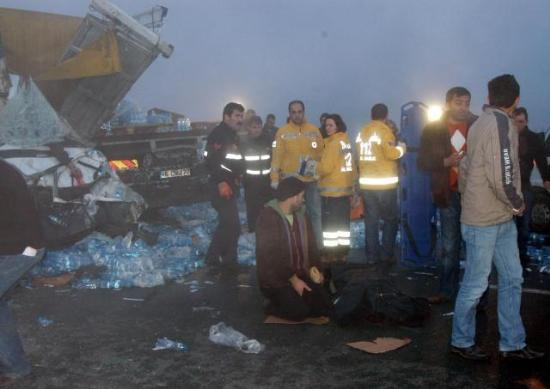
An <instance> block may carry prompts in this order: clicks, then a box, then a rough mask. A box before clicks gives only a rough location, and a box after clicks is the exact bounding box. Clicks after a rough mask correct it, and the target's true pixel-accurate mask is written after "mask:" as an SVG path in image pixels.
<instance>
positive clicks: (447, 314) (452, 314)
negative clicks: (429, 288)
mask: <svg viewBox="0 0 550 389" xmlns="http://www.w3.org/2000/svg"><path fill="white" fill-rule="evenodd" d="M454 314H455V313H454V312H447V313H444V314H442V315H441V316H444V317H448V316H454Z"/></svg>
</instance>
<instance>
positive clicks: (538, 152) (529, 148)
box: [519, 128, 550, 190]
mask: <svg viewBox="0 0 550 389" xmlns="http://www.w3.org/2000/svg"><path fill="white" fill-rule="evenodd" d="M533 161H535V162H536V163H537V169H539V173H540V176H541V177H542V180H543V181H550V170H549V169H548V162H547V161H546V156H545V152H544V144H543V141H542V139H541V138H540V137H539V135H538V134H536V133H535V132H533V131H531V130H530V129H529V128H525V130H523V131H521V132H520V133H519V170H520V172H521V189H522V190H526V189H529V188H530V187H531V182H530V178H531V172H532V171H533V167H534V163H533Z"/></svg>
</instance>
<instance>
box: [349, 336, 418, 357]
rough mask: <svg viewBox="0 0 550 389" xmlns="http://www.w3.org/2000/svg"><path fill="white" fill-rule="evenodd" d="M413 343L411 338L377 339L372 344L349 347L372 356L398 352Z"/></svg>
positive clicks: (351, 344)
mask: <svg viewBox="0 0 550 389" xmlns="http://www.w3.org/2000/svg"><path fill="white" fill-rule="evenodd" d="M409 343H411V339H410V338H403V339H398V338H376V339H374V340H373V341H372V342H369V341H360V342H350V343H347V345H348V346H350V347H353V348H355V349H357V350H361V351H365V352H367V353H370V354H382V353H386V352H388V351H393V350H397V349H398V348H401V347H404V346H406V345H408V344H409Z"/></svg>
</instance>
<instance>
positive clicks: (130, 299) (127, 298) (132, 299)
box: [122, 297, 145, 301]
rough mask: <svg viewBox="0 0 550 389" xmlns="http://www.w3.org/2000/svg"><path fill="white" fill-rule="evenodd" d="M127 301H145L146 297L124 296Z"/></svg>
mask: <svg viewBox="0 0 550 389" xmlns="http://www.w3.org/2000/svg"><path fill="white" fill-rule="evenodd" d="M122 299H123V300H125V301H145V299H139V298H133V297H123V298H122Z"/></svg>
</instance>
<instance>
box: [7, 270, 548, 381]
mask: <svg viewBox="0 0 550 389" xmlns="http://www.w3.org/2000/svg"><path fill="white" fill-rule="evenodd" d="M418 271H422V272H424V271H426V269H410V268H409V269H407V268H402V267H401V268H399V269H397V270H394V271H393V272H392V273H391V274H392V276H391V277H392V278H393V280H394V282H395V284H396V285H398V286H399V287H400V288H401V289H402V290H404V291H405V292H407V293H411V294H414V295H417V296H428V295H430V294H431V293H432V292H433V291H434V290H435V287H436V284H437V278H435V277H433V276H430V275H424V274H418V273H416V272H418ZM431 271H432V272H433V270H431ZM528 276H529V280H528V282H527V283H526V287H530V288H531V289H533V288H536V289H541V288H542V289H543V292H542V293H544V286H548V285H550V281H549V280H548V279H547V278H546V277H548V278H550V276H546V275H539V274H538V273H534V272H532V273H529V274H528ZM255 279H256V278H255V269H254V268H242V269H241V271H240V273H239V274H238V275H237V274H235V275H233V276H220V275H215V274H214V275H212V274H209V272H208V271H207V269H202V270H200V271H198V272H196V273H194V274H191V275H189V276H188V277H186V278H185V280H184V281H183V282H182V283H178V282H172V283H169V284H167V285H164V286H160V287H155V288H143V289H140V288H134V289H122V290H76V289H71V288H69V287H57V288H46V287H43V288H35V289H26V288H21V287H19V288H17V289H16V290H15V291H14V292H13V293H12V294H11V297H12V308H13V310H14V312H15V315H16V317H17V320H18V326H19V331H20V334H21V337H22V339H23V343H24V347H25V349H26V351H27V354H28V357H29V359H30V361H31V362H32V365H33V373H32V374H31V375H30V376H28V377H26V378H23V379H20V380H18V381H16V382H15V383H13V384H10V385H8V386H7V387H8V388H154V387H167V388H198V387H205V388H220V387H226V388H253V387H261V388H281V387H290V388H318V387H319V388H371V387H372V388H416V387H428V388H430V387H432V388H492V387H506V388H508V387H518V388H520V387H529V386H522V385H521V384H520V382H526V381H524V380H526V379H531V382H537V383H541V384H546V386H549V387H550V370H549V369H548V367H549V360H548V358H545V359H544V360H542V361H539V362H536V363H510V362H504V361H501V360H499V358H498V354H497V344H498V333H497V329H496V291H495V290H494V289H493V290H491V294H490V304H489V308H488V310H487V314H486V316H485V319H484V320H480V329H481V335H480V339H481V342H482V344H483V346H484V347H485V348H486V349H487V350H489V351H490V352H491V354H492V359H491V361H490V362H489V363H475V362H470V361H464V360H462V359H460V358H459V357H456V356H454V355H450V354H449V352H448V349H449V346H448V343H449V338H450V327H451V320H452V318H451V317H450V316H445V315H444V314H445V313H448V312H451V311H452V310H453V307H452V305H450V304H448V305H443V306H434V307H433V312H432V317H431V318H430V319H429V320H428V322H427V323H426V325H425V326H424V327H421V328H406V327H400V326H396V325H392V324H365V325H362V326H355V327H346V328H340V327H338V326H336V325H335V324H332V323H331V324H328V325H324V326H312V325H297V326H288V325H287V326H283V325H267V324H263V319H264V315H263V312H262V306H263V299H262V297H261V295H260V293H259V291H258V289H257V285H256V281H255ZM191 280H198V281H199V285H200V289H199V290H198V291H197V292H194V293H192V292H191V291H190V285H189V282H190V281H191ZM205 281H206V282H205ZM533 292H537V291H536V290H531V291H530V292H529V293H524V295H523V306H522V312H523V317H524V322H525V326H526V329H527V333H528V341H529V343H530V344H531V345H532V346H534V347H536V348H537V349H541V350H545V351H549V350H550V329H549V328H550V326H549V323H550V308H549V302H550V296H549V295H544V294H540V292H537V293H533ZM125 297H126V298H134V299H144V301H128V300H124V298H125ZM193 307H210V308H213V310H202V311H193ZM39 316H45V317H47V318H49V319H52V320H54V323H53V324H52V325H50V326H48V327H41V326H40V325H39V323H38V321H37V318H38V317H39ZM482 317H483V316H482ZM219 321H225V322H226V323H227V324H229V325H231V326H233V327H234V328H235V329H237V330H239V331H241V332H242V333H244V334H245V335H247V336H249V337H251V338H256V339H258V340H259V341H260V342H262V343H263V344H265V346H266V349H265V351H263V352H262V353H260V354H257V355H255V354H244V353H242V352H239V351H236V350H234V349H231V348H227V347H223V346H218V345H216V344H213V343H211V342H210V341H209V340H208V329H209V327H210V326H211V325H212V324H215V323H218V322H219ZM483 328H484V330H483ZM378 336H391V337H409V338H411V339H412V343H411V344H410V345H408V346H407V347H405V348H402V349H399V350H396V351H392V352H389V353H387V354H381V355H370V354H367V353H364V352H361V351H357V350H355V349H352V348H350V347H347V346H346V343H347V342H350V341H357V340H372V339H374V338H376V337H378ZM159 337H168V338H169V339H173V340H178V341H182V342H184V343H185V344H187V345H188V347H189V351H188V352H185V353H182V352H177V351H174V350H162V351H152V350H151V349H152V348H153V346H154V344H155V341H156V339H157V338H159ZM531 387H535V386H531Z"/></svg>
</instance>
